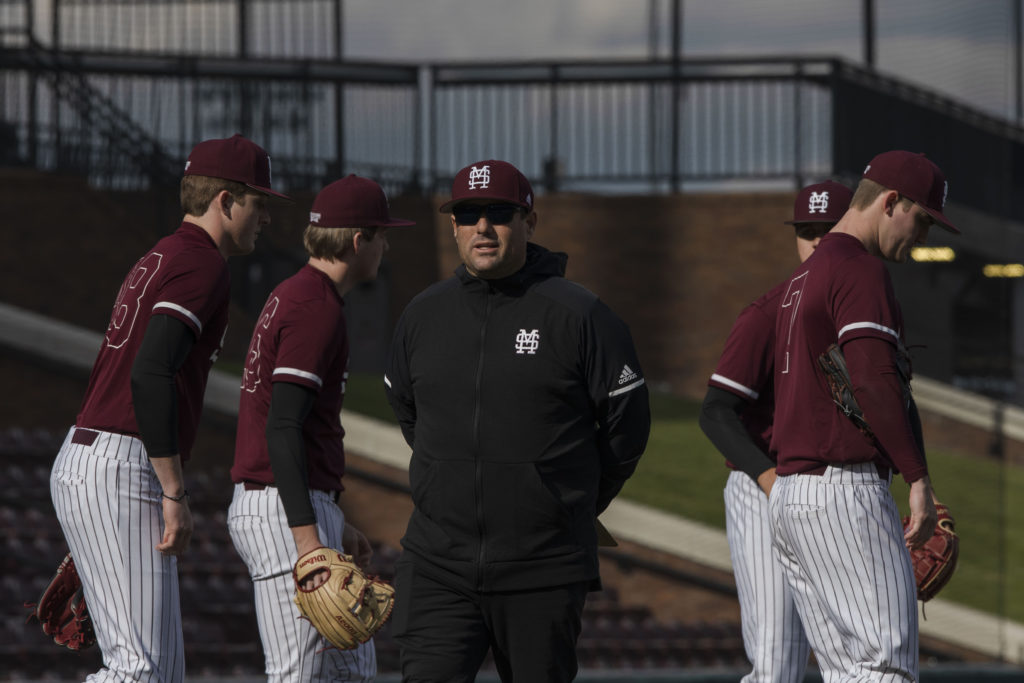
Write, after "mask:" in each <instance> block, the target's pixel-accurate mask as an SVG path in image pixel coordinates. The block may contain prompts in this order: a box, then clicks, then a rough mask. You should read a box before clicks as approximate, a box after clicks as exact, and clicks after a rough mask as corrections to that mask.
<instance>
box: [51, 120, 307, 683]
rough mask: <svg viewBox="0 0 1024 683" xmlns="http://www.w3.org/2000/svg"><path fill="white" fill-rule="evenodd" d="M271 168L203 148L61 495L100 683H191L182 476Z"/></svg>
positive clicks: (145, 263)
mask: <svg viewBox="0 0 1024 683" xmlns="http://www.w3.org/2000/svg"><path fill="white" fill-rule="evenodd" d="M268 197H279V198H284V199H287V197H285V196H284V195H282V194H279V193H277V192H274V191H273V190H271V189H270V157H268V156H267V153H266V152H265V151H264V150H263V149H262V148H260V147H259V146H257V145H255V144H254V143H252V142H251V141H249V140H247V139H245V138H243V137H242V136H240V135H235V136H234V137H231V138H228V139H224V140H207V141H205V142H201V143H199V144H198V145H196V147H195V148H194V149H193V150H192V153H191V154H190V155H189V157H188V161H187V163H186V164H185V177H184V178H183V179H182V181H181V206H182V209H183V211H184V213H185V217H184V221H183V223H182V224H181V227H179V228H178V230H177V231H176V232H175V233H174V234H172V235H170V236H168V237H165V238H163V239H162V240H160V241H159V242H157V244H156V246H154V247H153V249H151V250H150V251H149V252H148V253H147V254H146V255H145V256H143V257H142V258H141V259H139V261H138V262H137V263H136V264H135V265H134V267H132V269H131V271H129V273H128V275H127V276H126V277H125V279H124V282H123V284H122V285H121V289H120V291H119V292H118V295H117V299H116V301H115V302H114V308H113V312H112V314H111V317H110V325H109V327H108V328H107V332H106V335H105V337H104V340H103V342H102V345H101V347H100V352H99V356H98V357H97V359H96V364H95V365H94V366H93V369H92V375H91V376H90V378H89V386H88V389H87V390H86V394H85V399H84V400H83V402H82V409H81V412H80V413H79V414H78V417H77V419H76V421H75V426H74V427H72V428H71V430H70V431H69V432H68V435H67V438H66V439H65V440H64V444H63V446H61V449H60V452H59V453H58V454H57V458H56V461H55V462H54V465H53V472H52V473H51V475H50V493H51V495H52V497H53V504H54V507H55V508H56V511H57V518H58V520H59V521H60V524H61V527H62V529H63V531H64V536H65V538H66V539H67V542H68V546H69V548H70V550H71V555H72V556H73V557H74V559H75V563H76V565H77V567H78V573H79V575H80V576H81V579H82V584H83V587H84V591H85V598H86V602H87V604H88V605H89V612H90V614H91V616H92V618H93V622H94V626H95V630H96V638H97V642H98V643H99V646H100V648H101V649H102V651H103V668H102V669H100V670H99V671H98V672H97V673H96V674H94V675H92V676H90V677H89V680H91V681H160V682H174V681H181V680H183V679H184V675H185V663H184V649H183V644H182V633H181V608H180V604H179V602H180V601H179V593H178V572H177V556H178V555H180V554H182V553H183V552H184V551H185V549H186V547H187V546H188V542H189V538H190V537H191V535H192V516H191V513H190V512H189V507H188V505H189V501H188V492H187V491H186V490H185V482H184V479H183V477H182V466H183V463H184V462H185V461H186V460H188V457H189V452H190V451H191V449H192V444H193V442H194V440H195V436H196V425H197V423H198V420H199V414H200V410H201V407H202V402H203V393H204V390H205V387H206V379H207V375H208V373H209V371H210V367H211V366H212V365H213V362H214V360H215V359H216V357H217V354H218V353H219V352H220V349H221V345H222V343H223V338H224V332H225V330H226V327H227V321H228V299H229V289H228V288H229V280H228V267H227V263H226V259H227V258H228V257H229V256H232V255H236V254H247V253H249V252H251V251H252V250H253V248H254V246H255V243H256V236H257V235H258V234H259V231H260V230H261V229H262V228H263V227H265V226H266V225H268V224H269V222H270V216H269V214H268V212H267V200H268Z"/></svg>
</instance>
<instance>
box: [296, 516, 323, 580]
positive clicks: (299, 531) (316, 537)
mask: <svg viewBox="0 0 1024 683" xmlns="http://www.w3.org/2000/svg"><path fill="white" fill-rule="evenodd" d="M292 537H294V538H295V548H296V550H297V551H298V557H305V555H306V554H307V553H311V552H313V551H314V550H316V549H317V548H323V549H324V550H327V548H326V546H324V544H323V543H321V542H320V534H319V533H317V530H316V524H304V525H302V526H293V527H292ZM326 581H327V570H326V569H321V570H318V571H315V572H313V573H312V574H310V575H309V576H307V577H306V578H305V579H303V580H302V582H301V583H300V584H299V585H300V586H302V588H303V590H307V591H311V590H313V589H314V588H319V587H320V586H322V585H323V584H324V583H325V582H326Z"/></svg>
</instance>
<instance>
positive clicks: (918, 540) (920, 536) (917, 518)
mask: <svg viewBox="0 0 1024 683" xmlns="http://www.w3.org/2000/svg"><path fill="white" fill-rule="evenodd" d="M909 503H910V524H908V525H907V529H906V531H905V532H904V534H903V540H904V541H906V543H907V547H908V548H910V549H911V550H913V549H915V548H920V547H921V546H922V545H924V544H925V542H926V541H927V540H928V539H929V538H931V537H932V534H934V533H935V524H936V523H937V522H938V520H939V515H938V513H937V512H936V511H935V497H934V493H933V492H932V484H931V480H930V479H929V478H928V477H921V478H920V479H918V480H917V481H915V482H914V483H913V484H911V485H910V500H909Z"/></svg>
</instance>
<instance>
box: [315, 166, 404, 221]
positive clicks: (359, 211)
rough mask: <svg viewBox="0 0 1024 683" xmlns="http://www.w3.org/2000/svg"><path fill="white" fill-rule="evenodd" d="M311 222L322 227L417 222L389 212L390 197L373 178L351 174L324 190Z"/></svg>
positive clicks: (321, 191)
mask: <svg viewBox="0 0 1024 683" xmlns="http://www.w3.org/2000/svg"><path fill="white" fill-rule="evenodd" d="M309 222H310V224H311V225H317V226H320V227H321V228H355V227H359V228H368V227H371V226H378V227H386V228H397V227H400V226H403V225H416V223H415V222H413V221H407V220H403V219H401V218H392V217H391V216H389V215H388V198H387V196H385V194H384V190H383V189H381V186H380V185H378V184H377V183H375V182H374V181H372V180H370V179H369V178H360V177H359V176H357V175H354V174H350V175H347V176H345V177H344V178H342V179H341V180H335V181H334V182H333V183H331V184H330V185H328V186H327V187H325V188H324V189H322V190H320V193H319V194H318V195H317V196H316V199H314V200H313V208H312V209H310V211H309Z"/></svg>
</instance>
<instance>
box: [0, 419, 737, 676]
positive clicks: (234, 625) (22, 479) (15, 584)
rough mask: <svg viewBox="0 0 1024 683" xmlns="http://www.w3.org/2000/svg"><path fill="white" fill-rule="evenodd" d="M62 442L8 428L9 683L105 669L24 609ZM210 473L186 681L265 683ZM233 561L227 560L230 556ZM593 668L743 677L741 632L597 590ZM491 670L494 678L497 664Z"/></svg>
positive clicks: (194, 553) (222, 490)
mask: <svg viewBox="0 0 1024 683" xmlns="http://www.w3.org/2000/svg"><path fill="white" fill-rule="evenodd" d="M62 439H63V434H59V433H53V432H49V431H45V430H24V429H19V428H7V429H4V430H0V472H2V474H0V476H2V477H3V480H4V481H5V482H8V483H9V486H8V494H7V495H6V496H5V499H4V501H3V504H2V505H0V548H2V550H0V563H2V566H3V572H2V582H0V585H2V586H3V592H4V594H5V595H8V596H10V598H9V600H7V601H6V603H5V606H4V607H3V610H4V612H3V613H2V614H0V680H19V679H54V680H70V679H74V678H82V677H84V676H85V675H86V674H88V673H90V672H92V671H95V670H96V669H97V668H99V666H100V654H99V651H98V649H97V648H91V649H89V650H86V651H83V652H77V653H76V652H72V651H70V650H67V649H64V648H60V647H58V646H56V645H55V644H54V643H53V642H52V641H51V640H50V639H49V638H48V637H47V636H45V635H44V634H43V633H42V631H41V629H40V628H39V627H38V624H37V623H36V622H35V621H28V622H27V623H26V618H27V616H28V614H29V612H30V610H29V609H27V608H23V607H21V603H22V602H23V601H24V602H31V601H34V600H35V599H36V598H37V597H38V596H39V594H40V593H41V592H42V590H43V588H44V587H45V585H46V583H47V582H48V581H49V578H50V576H51V575H52V572H53V571H54V569H55V568H56V566H57V564H58V563H59V561H60V559H61V557H63V555H64V553H65V552H67V546H66V544H65V542H64V538H63V535H62V533H61V530H60V526H59V524H58V523H57V519H56V516H55V514H54V512H53V506H52V503H51V501H50V491H49V476H50V466H51V465H52V462H53V458H54V456H55V454H56V453H57V450H58V449H59V448H60V444H61V441H62ZM218 479H219V477H217V476H214V475H212V474H211V473H210V472H208V471H204V470H199V469H196V470H194V471H190V472H189V486H190V488H191V489H192V493H193V496H192V500H193V506H192V507H193V517H194V521H195V535H194V536H193V538H192V543H191V546H190V548H189V552H188V554H187V555H186V556H185V557H184V558H182V559H181V560H180V561H179V576H180V588H181V605H182V620H183V629H184V634H185V658H186V664H187V667H188V671H189V676H190V677H191V676H201V677H231V676H236V677H237V676H258V675H259V674H260V673H261V672H262V669H263V666H262V664H263V654H262V649H261V646H260V642H259V633H258V629H257V624H256V618H255V611H254V608H253V601H252V583H251V581H250V579H249V575H248V572H247V571H246V568H245V565H244V564H243V563H242V561H241V559H240V558H239V557H238V556H237V555H236V554H235V552H234V550H233V546H232V545H231V539H230V537H229V535H228V530H227V519H226V510H227V507H228V504H229V502H230V495H231V489H230V487H228V486H223V485H222V484H223V482H221V481H218ZM371 541H372V542H373V545H374V560H373V564H372V566H371V567H370V568H369V570H370V572H372V573H375V574H379V575H381V576H383V577H384V578H386V579H389V580H390V579H391V578H392V577H393V576H394V565H395V561H396V560H397V559H398V555H399V550H398V549H397V548H395V547H393V546H390V545H385V544H382V543H380V542H379V541H376V542H374V539H371ZM226 549H228V550H227V552H225V550H226ZM376 646H377V657H378V662H379V665H380V669H381V671H382V673H389V672H396V671H397V670H398V647H397V644H396V643H395V642H394V640H393V639H392V638H391V634H390V629H389V627H387V626H385V628H384V629H383V630H382V631H381V632H380V633H379V634H378V635H377V638H376ZM578 650H579V655H580V665H581V667H582V668H584V669H590V670H595V669H609V668H616V669H621V668H626V669H635V670H641V669H664V668H680V667H727V668H737V667H739V668H742V666H743V665H744V662H745V659H744V655H743V644H742V638H741V637H740V633H739V625H738V624H730V623H716V622H710V623H708V622H703V621H699V620H697V621H692V622H686V623H683V622H678V621H658V620H657V619H656V618H655V617H654V615H653V614H652V613H651V610H650V609H649V608H647V607H644V606H637V605H624V604H623V603H622V602H621V601H620V600H619V593H618V589H616V588H615V587H608V588H606V589H605V590H604V591H601V592H598V593H594V594H593V595H592V596H591V597H590V599H589V600H588V603H587V607H586V610H585V612H584V620H583V630H582V634H581V637H580V641H579V648H578ZM484 666H485V669H486V670H492V669H493V663H492V662H491V660H490V658H488V660H487V661H486V662H485V665H484Z"/></svg>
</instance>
